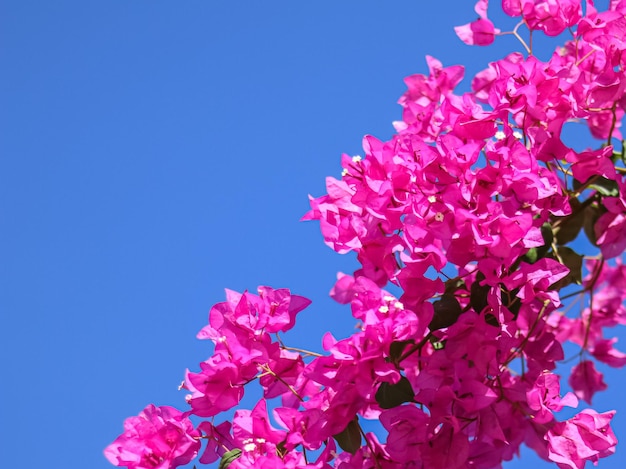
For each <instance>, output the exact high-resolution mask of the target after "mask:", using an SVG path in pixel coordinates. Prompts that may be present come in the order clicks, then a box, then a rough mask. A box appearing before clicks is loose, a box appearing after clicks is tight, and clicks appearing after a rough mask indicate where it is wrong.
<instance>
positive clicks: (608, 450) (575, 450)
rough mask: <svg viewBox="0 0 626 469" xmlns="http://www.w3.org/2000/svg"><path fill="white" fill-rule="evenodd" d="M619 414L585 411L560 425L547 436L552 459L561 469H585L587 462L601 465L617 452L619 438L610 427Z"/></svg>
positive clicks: (555, 426)
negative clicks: (601, 462)
mask: <svg viewBox="0 0 626 469" xmlns="http://www.w3.org/2000/svg"><path fill="white" fill-rule="evenodd" d="M614 415H615V411H611V412H604V413H602V414H599V413H597V412H596V411H595V410H593V409H585V410H583V411H581V412H580V413H579V414H577V415H575V416H574V417H572V418H571V419H569V420H566V421H565V422H559V423H557V424H556V425H554V427H552V429H550V430H549V431H548V433H547V434H546V436H545V439H546V441H547V442H548V457H549V458H550V460H551V461H554V462H555V463H557V465H558V466H559V468H560V469H567V468H571V469H583V467H584V466H585V462H587V461H591V462H593V463H594V464H597V463H598V459H599V458H604V457H606V456H610V455H611V454H613V453H614V452H615V445H617V438H615V434H614V433H613V430H611V427H610V426H609V423H610V421H611V419H612V418H613V416H614Z"/></svg>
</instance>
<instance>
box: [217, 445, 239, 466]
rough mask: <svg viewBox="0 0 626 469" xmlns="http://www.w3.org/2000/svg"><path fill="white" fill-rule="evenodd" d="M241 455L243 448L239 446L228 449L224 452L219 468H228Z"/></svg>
mask: <svg viewBox="0 0 626 469" xmlns="http://www.w3.org/2000/svg"><path fill="white" fill-rule="evenodd" d="M239 456H241V450H240V449H239V448H235V449H233V450H230V451H227V452H226V453H224V456H222V459H220V464H219V466H217V469H226V468H227V467H228V466H230V465H231V464H232V462H233V461H234V460H235V459H237V458H238V457H239Z"/></svg>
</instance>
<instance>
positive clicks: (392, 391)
mask: <svg viewBox="0 0 626 469" xmlns="http://www.w3.org/2000/svg"><path fill="white" fill-rule="evenodd" d="M414 399H415V392H414V391H413V388H412V387H411V383H410V382H409V380H408V379H406V377H405V376H403V377H402V378H400V381H398V382H397V383H396V384H391V383H381V385H380V387H379V388H378V391H376V402H378V405H379V406H380V408H381V409H393V408H394V407H398V406H400V405H402V404H404V403H405V402H413V401H414Z"/></svg>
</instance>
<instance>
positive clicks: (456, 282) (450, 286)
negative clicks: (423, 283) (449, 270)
mask: <svg viewBox="0 0 626 469" xmlns="http://www.w3.org/2000/svg"><path fill="white" fill-rule="evenodd" d="M464 286H465V282H464V281H463V279H460V278H456V279H455V278H451V279H450V280H446V283H445V291H444V293H445V294H448V293H450V294H454V292H455V291H457V290H458V289H459V288H463V287H464Z"/></svg>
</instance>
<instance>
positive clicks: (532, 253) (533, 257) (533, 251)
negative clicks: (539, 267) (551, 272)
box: [523, 248, 539, 264]
mask: <svg viewBox="0 0 626 469" xmlns="http://www.w3.org/2000/svg"><path fill="white" fill-rule="evenodd" d="M523 260H524V262H526V263H527V264H534V263H535V262H537V261H538V260H539V251H538V250H537V248H530V249H529V250H528V252H527V253H526V254H524V257H523Z"/></svg>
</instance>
